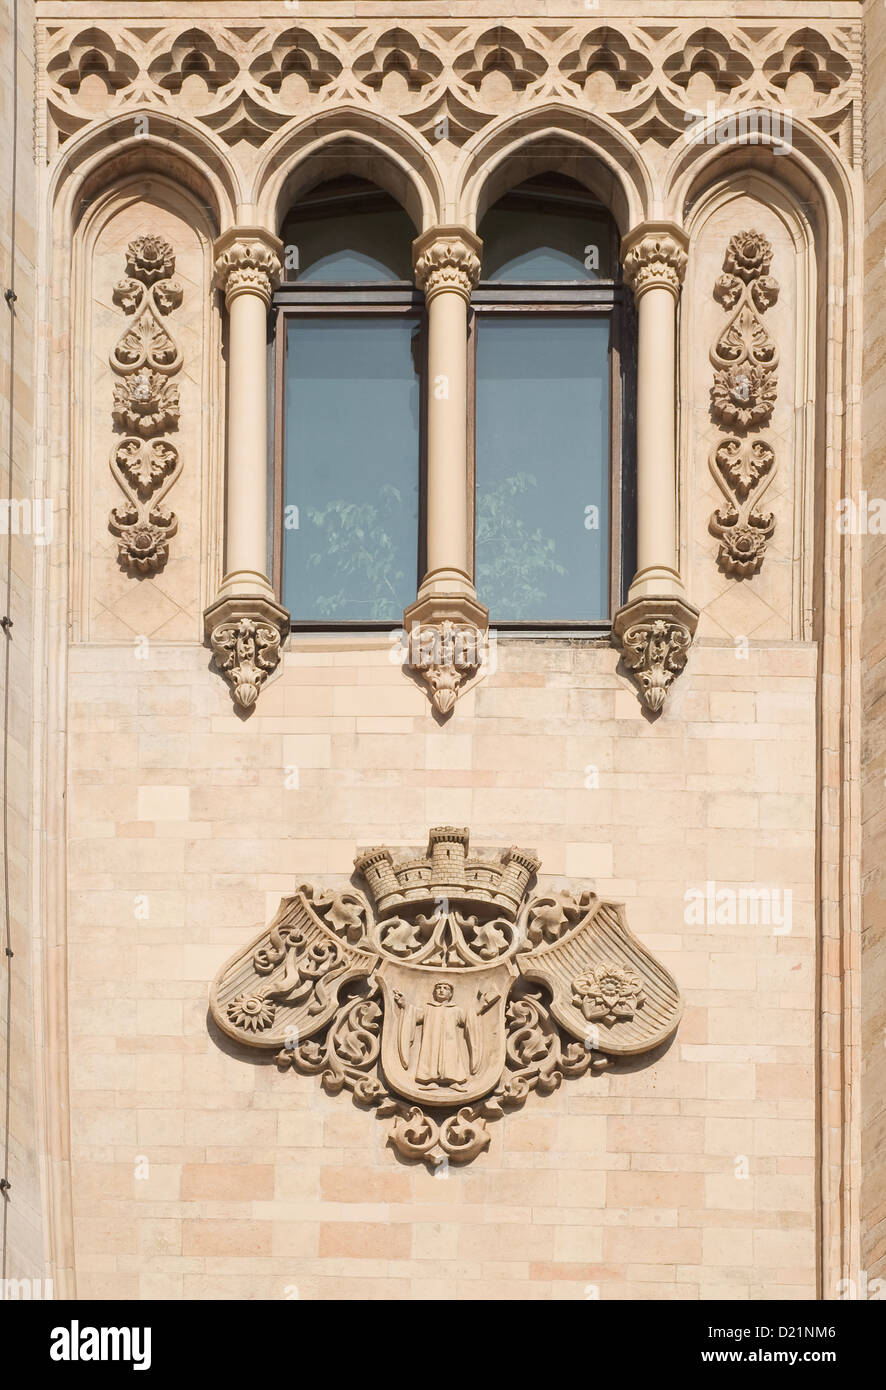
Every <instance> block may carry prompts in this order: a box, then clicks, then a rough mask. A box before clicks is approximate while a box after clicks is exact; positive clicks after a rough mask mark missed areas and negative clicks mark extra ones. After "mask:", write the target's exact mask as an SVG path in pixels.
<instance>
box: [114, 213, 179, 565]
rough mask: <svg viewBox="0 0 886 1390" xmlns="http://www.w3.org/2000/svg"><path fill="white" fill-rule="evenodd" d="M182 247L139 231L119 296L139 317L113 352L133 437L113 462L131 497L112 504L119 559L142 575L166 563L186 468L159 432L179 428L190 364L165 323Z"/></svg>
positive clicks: (121, 421) (123, 423)
mask: <svg viewBox="0 0 886 1390" xmlns="http://www.w3.org/2000/svg"><path fill="white" fill-rule="evenodd" d="M174 270H175V252H174V251H173V249H172V247H171V246H170V244H169V242H168V241H166V240H164V238H163V237H159V236H153V235H146V236H141V237H136V239H135V240H134V241H131V242H130V243H129V246H128V247H127V249H126V276H125V277H124V278H123V279H122V280H120V281H119V282H118V283H117V284H116V285H115V287H114V292H113V299H114V302H115V303H116V304H118V305H120V307H121V308H122V309H123V311H124V313H126V314H131V315H132V316H133V322H132V323H131V324H130V325H129V326H128V327H127V328H126V329H125V330H124V331H123V333H122V334H121V336H120V338H119V339H118V340H117V342H116V344H115V345H114V347H113V349H112V351H111V358H110V361H111V367H112V369H113V370H114V372H115V373H116V374H117V375H118V377H120V378H121V379H120V380H118V381H116V382H115V383H114V406H113V410H112V417H113V420H114V423H115V425H117V427H118V428H119V429H121V430H123V431H124V432H126V435H127V437H126V438H124V439H123V440H121V441H120V442H119V443H118V444H115V445H114V448H113V449H112V450H111V458H110V468H111V474H112V475H113V478H114V481H115V482H116V483H117V485H118V486H119V488H120V490H121V491H122V492H123V494H124V496H125V499H126V500H125V502H124V503H123V504H122V505H121V506H118V507H114V508H113V509H112V510H111V514H110V516H109V518H108V527H109V529H110V530H111V532H112V533H113V534H114V535H115V536H117V537H118V546H117V558H118V559H119V561H120V563H121V564H122V565H123V566H124V567H125V568H127V569H129V570H131V571H133V572H134V573H135V574H139V575H147V574H154V573H156V571H157V570H158V569H160V567H161V566H162V565H164V564H165V563H166V560H167V559H168V556H169V540H170V538H171V537H172V536H174V535H175V533H176V531H177V530H178V519H177V517H176V515H175V513H174V512H172V511H170V510H169V508H168V507H166V506H165V505H164V498H165V497H166V494H167V493H168V492H169V490H170V488H171V487H172V486H173V484H174V483H175V481H176V479H177V478H178V476H179V474H180V472H181V458H180V456H179V452H178V450H177V449H176V448H175V446H174V445H173V444H171V443H170V442H169V441H168V440H166V439H159V438H157V437H156V436H158V435H160V434H163V433H165V432H167V431H169V430H173V429H177V428H178V422H179V415H180V404H179V391H178V387H177V386H176V385H175V383H174V382H172V381H170V379H169V378H170V377H171V376H172V375H173V374H174V373H176V372H178V371H179V370H180V368H181V365H182V355H181V350H180V348H179V347H178V344H177V343H176V342H175V340H174V339H173V337H172V335H171V334H170V332H169V331H168V329H167V328H166V326H165V325H164V323H163V322H162V319H163V318H164V317H165V316H166V315H168V314H170V313H171V312H172V310H173V309H177V308H178V307H179V305H180V304H181V302H182V287H181V285H180V284H179V283H178V282H177V281H176V280H173V279H172V278H171V277H172V274H173V272H174Z"/></svg>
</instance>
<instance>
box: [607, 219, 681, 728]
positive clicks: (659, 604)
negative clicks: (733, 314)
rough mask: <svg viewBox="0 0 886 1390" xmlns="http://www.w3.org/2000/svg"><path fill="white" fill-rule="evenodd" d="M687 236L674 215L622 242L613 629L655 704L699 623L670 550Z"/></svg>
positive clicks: (659, 704)
mask: <svg viewBox="0 0 886 1390" xmlns="http://www.w3.org/2000/svg"><path fill="white" fill-rule="evenodd" d="M687 246H688V239H687V237H686V234H685V232H684V231H683V230H682V228H680V227H678V226H677V225H676V224H675V223H672V222H646V223H643V224H642V225H641V226H639V227H635V228H634V230H633V231H632V232H629V233H628V235H627V236H626V237H625V238H624V240H623V241H622V246H621V255H622V262H623V266H624V278H625V281H626V283H627V284H628V285H629V286H630V287H631V288H632V289H633V291H634V299H635V301H636V304H637V317H638V320H639V324H638V331H639V344H638V362H637V573H636V574H635V576H634V580H633V583H632V584H631V587H630V589H629V591H628V598H627V602H626V603H625V605H624V607H623V608H620V609H619V611H618V612H617V613H616V615H615V621H614V623H613V633H614V636H615V637H616V639H618V641H619V642H620V644H621V648H622V654H623V657H624V661H625V664H626V665H627V666H628V667H629V668H630V669H631V670H632V671H634V673H635V675H636V677H637V681H638V683H639V685H640V689H641V692H642V696H643V700H644V702H645V703H646V705H647V706H648V707H649V709H651V710H653V711H656V712H657V711H659V710H660V709H661V708H662V706H663V704H664V701H665V696H666V695H667V693H668V690H669V689H670V686H671V684H672V682H673V680H674V677H675V676H676V675H678V674H679V673H680V671H682V669H683V667H684V666H685V664H686V656H687V654H688V651H689V647H690V645H691V642H692V637H693V635H694V633H695V628H696V625H697V623H698V610H697V609H696V608H694V607H693V606H692V604H691V603H689V602H688V600H687V598H686V594H685V591H684V588H683V580H682V579H681V577H680V570H679V560H678V554H677V483H678V479H677V449H676V438H677V304H678V302H679V298H680V286H681V284H682V282H683V276H684V273H685V270H686V260H687V256H686V248H687Z"/></svg>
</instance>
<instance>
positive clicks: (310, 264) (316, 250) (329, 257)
mask: <svg viewBox="0 0 886 1390" xmlns="http://www.w3.org/2000/svg"><path fill="white" fill-rule="evenodd" d="M414 235H415V231H414V228H413V226H412V223H411V221H410V220H409V217H408V216H407V215H406V213H405V212H404V211H403V210H402V208H390V209H385V210H383V211H378V212H367V211H365V210H361V209H360V208H359V206H358V207H356V208H355V210H352V211H351V212H350V213H342V214H340V215H336V216H333V217H304V218H301V219H299V218H297V217H293V218H292V219H291V220H290V221H289V222H287V224H286V226H285V228H284V241H285V242H286V250H287V255H288V258H289V260H288V265H287V270H286V277H287V279H288V280H296V281H297V282H298V283H299V284H310V283H312V282H317V283H320V282H327V283H328V282H329V281H339V282H348V281H359V282H378V281H380V280H411V279H412V260H411V256H412V249H411V248H412V238H413V236H414ZM292 248H294V251H295V254H293V250H292ZM296 257H297V261H296Z"/></svg>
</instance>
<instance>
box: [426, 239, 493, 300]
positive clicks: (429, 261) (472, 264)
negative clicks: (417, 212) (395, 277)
mask: <svg viewBox="0 0 886 1390" xmlns="http://www.w3.org/2000/svg"><path fill="white" fill-rule="evenodd" d="M482 250H483V243H482V242H481V240H480V238H479V237H477V236H475V235H474V233H473V232H470V231H468V229H467V227H432V228H431V229H430V230H429V231H427V232H424V233H422V235H421V236H420V237H416V239H415V241H414V242H413V243H412V253H413V261H414V265H415V283H416V285H417V286H418V288H419V289H420V290H424V295H425V299H426V300H427V301H428V302H430V300H431V299H433V297H434V295H435V294H439V293H440V291H441V290H455V291H457V292H458V293H459V294H460V295H461V296H462V298H463V299H465V300H470V297H471V290H472V289H473V288H474V286H475V285H476V283H477V281H478V280H479V279H480V254H481V252H482Z"/></svg>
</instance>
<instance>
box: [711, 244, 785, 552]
mask: <svg viewBox="0 0 886 1390" xmlns="http://www.w3.org/2000/svg"><path fill="white" fill-rule="evenodd" d="M771 262H772V247H771V246H770V244H769V242H768V241H767V240H766V238H765V237H764V236H761V235H760V233H759V232H738V233H737V234H736V235H735V236H734V237H733V238H732V240H731V241H730V242H729V247H728V249H727V252H726V257H725V259H724V262H723V268H724V274H723V275H720V276H719V277H718V279H717V282H716V284H715V285H714V298H715V299H716V300H717V301H718V302H719V303H720V304H721V305H722V306H723V309H724V310H725V311H726V313H727V314H728V315H729V317H728V319H727V322H726V326H725V327H724V328H723V329H722V331H721V332H720V333H719V334H718V336H717V339H716V341H715V343H714V346H713V348H712V349H711V361H712V363H713V365H714V383H713V386H712V387H711V416H712V418H713V420H714V421H715V423H716V424H718V425H720V426H722V427H723V429H724V431H728V432H724V434H723V435H721V437H720V438H719V439H718V440H717V442H716V443H715V445H714V447H713V449H712V451H711V455H710V469H711V473H712V474H713V476H714V480H715V482H716V484H717V486H718V487H719V489H720V491H721V492H722V493H723V496H724V498H725V499H726V505H725V507H718V508H717V510H716V511H715V512H714V513H713V515H712V516H711V519H710V523H709V524H710V530H711V532H712V533H713V535H715V536H717V537H718V538H719V540H720V550H719V553H718V556H717V559H718V562H719V564H720V567H721V569H722V570H723V571H724V573H726V574H728V575H731V576H732V577H734V578H736V579H746V578H749V577H750V576H751V575H754V574H756V573H757V572H758V571H759V569H760V566H761V565H762V563H763V557H764V556H765V554H766V546H767V543H768V541H769V539H770V537H771V536H772V533H773V532H774V530H775V516H774V515H773V513H772V512H765V511H763V510H762V508H761V503H762V500H763V495H764V493H765V492H766V490H767V488H768V487H769V485H770V483H771V482H772V479H773V476H774V474H775V468H776V460H775V452H774V450H773V448H772V445H771V444H770V443H769V441H768V439H767V438H766V437H765V430H766V428H767V426H768V425H769V424H770V421H771V419H772V411H773V409H774V406H775V400H776V395H777V391H778V377H777V375H776V368H777V366H778V348H777V346H776V344H775V342H774V340H773V338H772V336H771V335H770V333H769V330H768V329H767V327H766V325H765V323H764V321H763V315H764V314H765V313H766V310H767V309H768V308H770V306H771V305H772V304H774V303H775V301H776V299H777V298H778V291H779V286H778V282H777V281H776V280H774V279H773V278H772V276H771V275H770V274H769V267H770V265H771Z"/></svg>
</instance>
